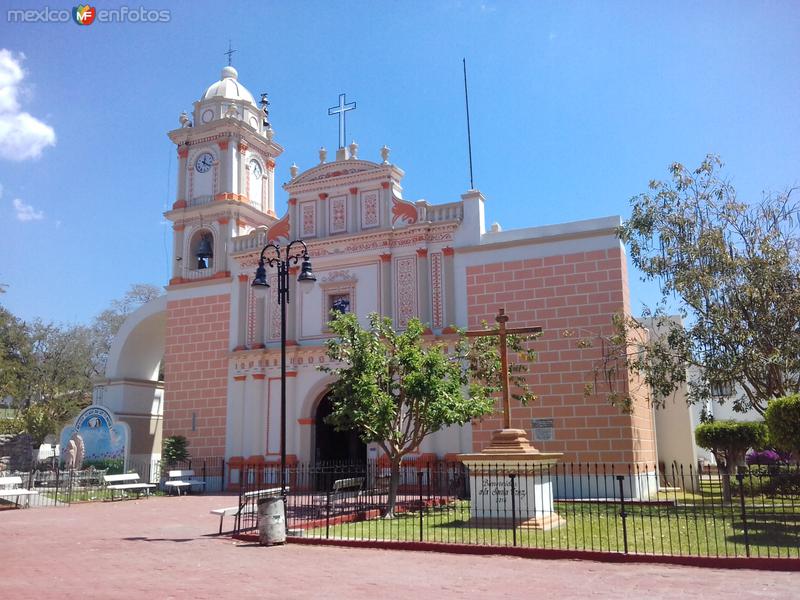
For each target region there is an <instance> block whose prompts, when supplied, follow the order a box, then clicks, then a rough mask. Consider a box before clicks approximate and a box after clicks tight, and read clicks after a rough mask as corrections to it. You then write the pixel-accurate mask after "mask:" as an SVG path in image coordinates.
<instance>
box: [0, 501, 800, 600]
mask: <svg viewBox="0 0 800 600" xmlns="http://www.w3.org/2000/svg"><path fill="white" fill-rule="evenodd" d="M231 504H235V500H233V498H231V497H230V496H227V497H223V496H214V495H200V496H183V497H153V498H148V499H142V500H126V501H118V502H113V503H112V502H96V503H92V504H76V505H73V506H71V507H68V508H50V509H29V510H5V511H0V597H2V598H4V599H8V600H17V599H26V598H36V597H57V598H59V599H62V600H63V599H70V598H76V599H78V598H80V599H89V598H103V599H113V598H134V597H147V598H193V599H194V598H196V599H204V598H213V599H216V600H219V599H222V598H237V599H244V598H256V597H258V598H325V599H329V598H330V599H335V598H348V599H358V598H400V597H402V598H415V599H420V600H422V599H423V598H431V599H435V600H444V599H446V598H532V597H538V598H616V599H619V598H637V599H638V598H648V600H656V599H661V598H687V597H690V596H693V597H698V598H703V599H704V600H710V599H714V598H730V597H731V595H732V594H734V595H735V596H736V598H737V600H743V599H745V598H776V599H778V598H780V599H789V598H796V597H797V590H798V589H800V573H781V572H767V571H750V570H745V569H739V570H723V569H701V568H695V567H679V566H670V565H649V564H642V565H622V564H608V563H597V562H590V561H574V560H535V559H522V558H513V557H504V556H469V555H451V554H440V553H430V552H410V551H409V552H404V551H394V550H371V549H353V548H337V547H327V546H309V545H297V544H294V545H293V544H289V545H287V546H283V547H274V548H263V547H260V546H258V545H256V544H249V543H243V542H237V541H234V540H231V539H230V538H227V537H224V536H223V537H217V536H216V535H214V534H215V533H216V530H217V527H218V524H219V521H218V519H217V518H216V517H214V516H213V515H210V514H208V511H209V510H210V509H212V508H219V507H222V506H230V505H231Z"/></svg>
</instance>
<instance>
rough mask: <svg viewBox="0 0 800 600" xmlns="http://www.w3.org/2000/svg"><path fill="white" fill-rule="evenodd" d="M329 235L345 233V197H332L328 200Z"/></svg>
mask: <svg viewBox="0 0 800 600" xmlns="http://www.w3.org/2000/svg"><path fill="white" fill-rule="evenodd" d="M329 205H330V233H343V232H345V231H347V196H334V197H333V198H331V199H330V202H329Z"/></svg>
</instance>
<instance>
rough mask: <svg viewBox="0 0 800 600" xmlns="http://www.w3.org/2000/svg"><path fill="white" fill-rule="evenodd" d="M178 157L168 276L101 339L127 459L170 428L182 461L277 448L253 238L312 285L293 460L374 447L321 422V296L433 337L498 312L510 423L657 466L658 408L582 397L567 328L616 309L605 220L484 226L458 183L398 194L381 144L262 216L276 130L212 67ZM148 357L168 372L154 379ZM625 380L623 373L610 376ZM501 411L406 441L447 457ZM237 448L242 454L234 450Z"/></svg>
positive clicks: (306, 177) (291, 322) (274, 307)
mask: <svg viewBox="0 0 800 600" xmlns="http://www.w3.org/2000/svg"><path fill="white" fill-rule="evenodd" d="M168 135H169V138H170V140H172V142H173V143H174V144H175V146H176V151H177V155H178V159H179V160H178V172H177V197H176V199H175V202H174V204H173V206H172V208H171V209H170V210H169V211H167V212H166V213H165V217H166V218H167V219H168V220H169V221H170V222H171V223H172V230H173V257H172V259H173V260H172V265H173V266H172V278H171V279H170V281H169V282H168V285H167V286H166V294H165V295H164V296H162V297H161V298H159V299H157V300H154V301H153V302H151V303H150V304H148V305H146V306H144V307H142V308H141V309H140V310H139V311H138V312H136V313H135V314H134V315H132V316H131V317H130V318H129V320H128V321H127V322H126V323H125V325H124V326H123V328H122V330H121V331H120V333H119V335H118V338H117V340H116V341H115V343H114V347H113V348H112V351H111V354H110V357H109V364H108V369H107V379H106V380H105V381H103V382H101V383H100V384H99V385H98V388H97V390H96V397H95V402H96V403H98V404H103V405H105V406H106V407H108V408H109V409H111V410H112V411H114V413H115V414H116V415H117V416H118V418H119V419H120V420H122V421H123V422H126V423H128V424H129V426H130V428H131V434H132V447H131V456H132V457H150V456H155V457H157V456H158V455H159V452H160V440H161V438H162V436H168V435H176V434H180V435H184V436H186V437H187V438H188V440H189V444H190V445H189V447H190V450H191V453H192V455H193V456H194V457H225V458H226V459H227V460H232V459H234V460H247V459H250V458H251V457H254V458H253V460H263V461H264V462H267V463H269V462H277V461H278V460H279V452H280V391H281V389H280V385H281V384H280V344H279V340H280V312H279V311H280V308H279V306H278V302H277V297H276V293H277V292H276V290H277V284H276V279H277V273H276V272H275V271H274V270H273V271H269V270H268V276H269V277H270V278H271V280H270V281H271V284H272V285H271V287H270V289H269V294H268V295H267V297H266V298H265V299H262V298H259V297H258V296H257V295H256V294H254V292H253V288H252V286H251V283H252V280H253V276H254V273H255V269H256V266H257V263H258V257H259V253H260V251H261V249H262V248H263V247H264V245H265V244H267V243H268V242H275V243H278V244H281V245H285V244H286V243H287V242H288V241H290V240H294V239H302V240H304V241H305V243H306V244H307V246H308V250H309V255H310V258H311V261H312V264H313V270H314V273H315V274H316V277H317V281H316V283H315V285H314V286H313V288H312V289H311V291H310V292H309V293H308V294H302V293H299V290H298V289H297V288H298V284H297V282H296V279H297V267H294V270H293V272H292V273H291V274H290V288H289V294H290V303H289V304H288V306H287V322H286V323H287V340H288V341H287V346H288V350H287V352H288V372H287V440H286V443H287V454H288V455H289V460H290V461H299V462H313V461H321V460H359V459H363V458H366V457H375V456H376V454H375V452H376V449H374V448H367V447H366V446H364V445H363V444H361V443H360V441H359V440H358V439H357V438H355V437H354V436H351V435H348V434H346V433H345V434H342V433H337V432H334V431H332V430H331V429H330V428H329V427H328V426H327V425H326V424H325V423H324V417H325V416H326V414H327V410H328V409H329V405H328V403H327V398H326V394H327V391H328V389H329V387H330V385H331V383H332V380H331V378H330V377H331V376H330V375H328V374H326V373H324V372H321V371H320V370H319V369H318V367H319V366H320V365H324V364H326V355H325V347H324V342H325V340H326V339H327V338H328V337H329V335H330V332H329V331H328V329H327V325H326V324H327V320H328V315H329V312H330V310H331V309H332V308H337V309H339V310H349V311H352V312H354V313H355V314H357V315H358V316H359V318H360V319H361V320H362V322H366V317H367V315H368V314H369V313H371V312H378V313H380V314H383V315H387V316H390V317H391V318H392V320H393V322H394V324H395V326H396V327H399V328H402V327H403V326H404V325H405V324H406V323H407V322H408V320H409V319H411V318H414V317H418V318H420V319H421V320H422V321H423V322H424V323H427V324H428V325H429V328H430V335H432V336H448V335H450V334H452V332H453V327H454V326H455V327H461V328H473V329H474V328H480V327H481V323H482V322H483V321H488V322H493V318H494V315H496V314H497V311H498V309H499V308H501V307H502V308H504V309H505V311H506V314H508V315H509V316H510V322H509V326H512V327H519V326H541V327H542V328H543V330H544V333H543V335H542V337H541V338H540V339H539V340H538V341H537V342H536V343H535V349H536V350H537V351H538V353H539V361H538V362H537V363H536V364H534V365H532V366H531V373H530V375H529V377H530V382H531V383H532V384H533V387H534V391H535V392H536V393H537V395H538V396H539V400H538V401H536V402H535V403H533V404H531V405H529V406H520V405H519V404H514V403H512V409H511V414H510V418H511V426H512V427H516V428H519V429H524V430H526V431H527V432H528V434H529V436H530V437H531V439H532V440H533V443H534V444H535V445H536V446H537V447H538V448H539V449H541V450H543V451H548V452H563V453H564V460H565V461H567V462H581V463H606V464H624V465H630V464H640V465H645V464H648V465H650V466H652V465H653V464H654V463H655V462H656V455H655V431H654V426H653V416H652V411H651V410H650V408H649V406H648V404H647V401H646V399H645V398H644V397H642V398H641V399H640V400H638V401H636V402H634V406H633V412H632V413H631V414H622V413H621V412H620V411H619V409H617V408H614V407H612V406H610V405H609V404H608V401H607V399H606V397H605V396H604V395H603V394H602V393H600V394H596V395H588V396H587V395H585V393H584V389H585V385H586V383H587V381H590V380H591V370H592V367H593V365H594V364H595V361H596V360H597V359H598V358H599V350H598V349H596V348H588V349H587V348H580V347H578V345H577V343H576V340H575V339H574V338H570V337H565V336H564V335H563V332H564V331H565V330H571V331H575V332H579V333H581V334H582V335H585V334H587V333H588V334H589V335H595V334H597V333H599V332H601V331H608V330H609V328H610V326H611V318H612V315H614V314H616V313H622V312H625V313H628V312H629V309H630V306H629V294H628V285H627V281H628V276H627V272H626V258H625V251H624V248H623V247H622V246H621V244H620V241H619V240H618V239H617V237H616V235H615V228H616V227H617V226H618V225H619V223H620V220H619V218H618V217H606V218H597V219H592V220H587V221H578V222H572V223H563V224H559V225H543V226H538V227H532V228H526V229H515V230H507V231H503V230H501V229H500V227H499V226H492V227H489V228H487V226H486V213H487V212H488V213H489V214H490V213H491V201H487V200H486V199H485V198H484V196H483V195H482V194H481V192H480V191H477V190H468V191H466V192H465V193H463V194H460V195H458V196H455V197H454V198H453V201H451V202H448V203H446V204H436V205H433V204H429V203H428V202H426V201H416V202H415V201H411V200H409V199H406V198H404V197H403V188H402V179H403V176H404V172H403V170H402V169H401V168H400V166H398V165H395V164H393V163H392V162H391V155H390V151H389V149H388V148H387V147H385V146H384V148H382V149H375V152H374V156H372V155H370V157H364V156H362V153H361V152H360V149H359V148H358V146H357V145H356V144H355V143H353V144H351V145H349V146H345V147H340V148H339V149H338V150H337V151H336V152H335V154H333V153H332V155H331V156H328V154H327V152H325V151H324V150H320V157H319V164H317V165H316V166H314V167H311V168H310V169H307V170H305V171H303V172H299V170H298V169H297V168H296V167H294V166H293V167H292V169H291V179H290V181H288V182H286V183H283V184H282V186H277V187H279V188H280V187H282V189H283V190H284V191H285V193H286V194H287V197H288V202H287V204H288V208H287V210H286V212H285V213H284V214H282V215H277V214H276V212H275V206H276V198H275V195H276V182H275V175H274V174H275V165H276V163H277V161H279V160H281V154H282V152H283V148H282V146H280V145H279V144H278V142H277V141H276V140H275V139H274V132H273V130H272V128H271V126H270V124H269V123H268V118H267V116H266V109H265V104H264V103H262V105H261V106H259V104H258V103H257V102H256V100H255V99H254V98H253V96H252V95H251V94H250V92H248V91H247V89H246V88H245V87H244V86H243V85H242V83H241V82H240V81H239V79H238V73H237V72H236V70H235V69H233V68H232V67H226V68H225V69H223V71H222V73H221V77H220V79H219V80H218V81H216V82H214V83H213V84H212V85H211V86H209V87H208V89H207V90H206V91H205V93H204V94H203V95H202V97H201V98H200V99H199V100H198V101H197V102H195V104H194V110H193V114H191V115H186V114H184V115H182V117H181V127H180V128H178V129H175V130H173V131H170V132H169V134H168ZM162 359H163V372H164V382H163V385H162V383H160V382H158V381H157V373H158V371H159V363H161V361H162ZM627 384H628V375H627V374H626V373H622V374H621V385H627ZM501 422H502V418H501V416H500V415H499V414H498V415H493V416H490V417H487V418H484V419H482V420H480V421H476V422H473V423H471V424H468V425H466V426H463V427H451V428H449V429H447V430H443V431H440V432H437V433H436V434H434V435H432V436H430V437H429V438H428V439H427V440H425V442H424V443H423V444H422V447H420V449H419V452H420V453H421V454H425V455H428V456H431V455H436V456H437V457H439V458H443V457H445V456H447V455H452V454H455V453H459V452H471V451H477V450H480V449H482V448H483V447H484V446H485V445H486V444H487V443H488V440H489V436H490V434H491V431H492V430H493V429H496V428H499V427H500V424H501ZM238 457H241V459H239V458H238Z"/></svg>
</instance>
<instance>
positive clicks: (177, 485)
mask: <svg viewBox="0 0 800 600" xmlns="http://www.w3.org/2000/svg"><path fill="white" fill-rule="evenodd" d="M168 475H169V480H167V481H165V482H164V487H165V488H168V489H174V490H177V492H178V495H179V496H180V495H181V489H183V488H185V489H187V490H189V491H191V489H192V487H193V486H199V487H203V486H204V485H205V484H206V482H205V481H203V480H202V479H197V478H195V475H194V471H193V470H191V469H188V470H174V471H170V472H169V473H168Z"/></svg>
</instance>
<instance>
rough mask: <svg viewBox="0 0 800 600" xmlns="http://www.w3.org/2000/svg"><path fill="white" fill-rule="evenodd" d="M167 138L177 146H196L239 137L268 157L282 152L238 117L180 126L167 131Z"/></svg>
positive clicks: (275, 143) (278, 145)
mask: <svg viewBox="0 0 800 600" xmlns="http://www.w3.org/2000/svg"><path fill="white" fill-rule="evenodd" d="M167 136H169V139H170V140H172V142H173V143H174V144H176V145H177V146H179V147H184V146H189V147H192V146H197V145H200V144H207V143H209V142H214V143H219V142H231V141H237V142H238V140H239V139H241V138H245V139H246V140H247V144H248V145H249V146H250V147H251V149H257V150H258V151H260V152H261V153H263V154H265V155H266V156H268V157H277V156H280V155H281V153H283V146H281V145H280V144H278V143H277V142H274V141H272V140H268V139H267V138H265V137H264V136H263V135H262V134H261V133H260V132H258V131H256V130H255V129H254V128H253V127H251V126H250V125H249V124H247V123H245V122H244V121H241V120H239V119H232V118H223V119H218V120H215V121H212V122H211V123H208V124H205V125H199V126H197V127H182V128H179V129H173V130H172V131H170V132H169V133H167Z"/></svg>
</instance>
